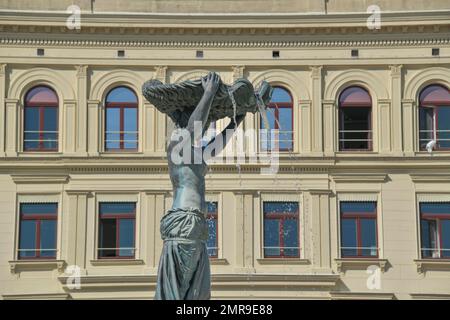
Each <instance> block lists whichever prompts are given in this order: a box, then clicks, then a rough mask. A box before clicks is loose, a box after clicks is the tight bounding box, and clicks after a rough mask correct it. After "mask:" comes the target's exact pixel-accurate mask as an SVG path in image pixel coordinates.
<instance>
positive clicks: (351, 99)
mask: <svg viewBox="0 0 450 320" xmlns="http://www.w3.org/2000/svg"><path fill="white" fill-rule="evenodd" d="M339 150H340V151H349V150H365V151H367V150H372V99H371V97H370V94H369V93H368V92H367V91H366V90H365V89H363V88H361V87H350V88H347V89H345V90H344V91H343V92H342V93H341V95H340V97H339Z"/></svg>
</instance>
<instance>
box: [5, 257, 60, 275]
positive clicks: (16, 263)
mask: <svg viewBox="0 0 450 320" xmlns="http://www.w3.org/2000/svg"><path fill="white" fill-rule="evenodd" d="M8 263H9V267H10V271H11V273H13V274H15V273H18V272H22V271H36V270H55V269H56V270H58V272H59V273H62V272H64V267H65V266H66V262H65V261H64V260H50V259H49V260H11V261H8Z"/></svg>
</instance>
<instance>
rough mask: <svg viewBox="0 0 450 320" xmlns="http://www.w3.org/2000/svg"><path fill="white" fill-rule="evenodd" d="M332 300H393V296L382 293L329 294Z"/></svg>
mask: <svg viewBox="0 0 450 320" xmlns="http://www.w3.org/2000/svg"><path fill="white" fill-rule="evenodd" d="M330 297H331V299H332V300H394V299H395V294H393V293H383V292H380V293H378V292H354V291H352V292H330Z"/></svg>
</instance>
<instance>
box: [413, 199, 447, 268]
mask: <svg viewBox="0 0 450 320" xmlns="http://www.w3.org/2000/svg"><path fill="white" fill-rule="evenodd" d="M420 230H421V251H422V258H434V259H449V258H450V202H430V203H428V202H423V203H420Z"/></svg>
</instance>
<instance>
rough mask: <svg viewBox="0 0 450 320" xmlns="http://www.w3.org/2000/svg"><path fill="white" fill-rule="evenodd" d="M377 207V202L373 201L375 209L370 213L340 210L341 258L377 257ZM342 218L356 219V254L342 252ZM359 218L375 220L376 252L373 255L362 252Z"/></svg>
mask: <svg viewBox="0 0 450 320" xmlns="http://www.w3.org/2000/svg"><path fill="white" fill-rule="evenodd" d="M377 207H378V204H377V203H375V209H374V211H373V212H372V213H368V212H350V213H345V212H342V211H341V249H340V251H341V252H340V254H341V258H343V259H347V258H350V259H351V258H364V259H378V257H379V255H380V253H379V248H378V219H377ZM344 219H347V220H355V219H356V242H357V244H356V247H357V248H358V249H357V255H356V256H353V255H346V256H344V255H343V254H342V250H345V249H342V221H343V220H344ZM361 219H372V220H375V242H376V250H377V254H376V255H375V256H372V255H371V256H365V255H363V254H362V250H364V249H361V248H362V236H361V233H362V232H361Z"/></svg>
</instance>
